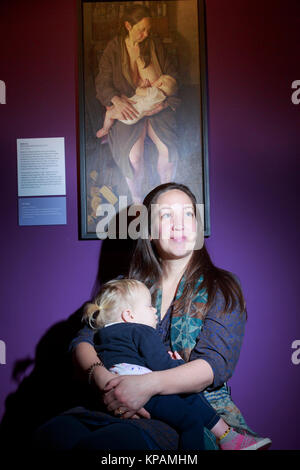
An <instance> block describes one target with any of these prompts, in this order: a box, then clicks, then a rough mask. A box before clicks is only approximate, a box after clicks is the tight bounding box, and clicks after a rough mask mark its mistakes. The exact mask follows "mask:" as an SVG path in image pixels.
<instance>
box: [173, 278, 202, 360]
mask: <svg viewBox="0 0 300 470" xmlns="http://www.w3.org/2000/svg"><path fill="white" fill-rule="evenodd" d="M202 281H203V276H201V277H200V278H199V280H198V281H197V283H196V286H195V292H197V290H198V288H199V286H200V284H201V283H202ZM184 284H185V279H184V278H182V279H181V282H180V284H179V287H178V289H177V292H176V297H175V298H176V300H178V299H179V298H180V297H181V296H182V293H183V289H184ZM206 302H207V293H206V290H205V289H200V290H199V291H198V292H197V294H196V295H195V297H194V298H193V299H192V302H191V306H190V309H189V312H184V311H178V312H174V313H173V315H172V318H171V332H170V338H171V345H172V349H173V350H174V351H177V352H178V353H179V354H180V355H181V357H182V358H183V359H184V360H185V361H186V362H187V361H188V360H189V358H190V354H191V352H192V349H193V348H194V347H195V345H196V342H197V337H198V336H199V332H200V331H201V329H202V326H203V318H204V315H203V306H204V304H206Z"/></svg>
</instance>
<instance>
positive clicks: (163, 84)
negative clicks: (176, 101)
mask: <svg viewBox="0 0 300 470" xmlns="http://www.w3.org/2000/svg"><path fill="white" fill-rule="evenodd" d="M152 86H155V88H159V89H160V90H161V91H162V92H163V93H164V94H165V95H167V96H168V95H169V94H170V87H169V84H168V80H166V79H165V78H164V77H160V78H158V79H157V80H156V81H155V82H153V83H152Z"/></svg>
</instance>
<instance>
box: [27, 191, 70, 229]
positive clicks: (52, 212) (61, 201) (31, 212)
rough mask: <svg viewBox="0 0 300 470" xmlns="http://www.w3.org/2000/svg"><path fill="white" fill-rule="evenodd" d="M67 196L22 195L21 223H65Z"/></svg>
mask: <svg viewBox="0 0 300 470" xmlns="http://www.w3.org/2000/svg"><path fill="white" fill-rule="evenodd" d="M66 223H67V209H66V198H65V197H20V198H19V225H64V224H66Z"/></svg>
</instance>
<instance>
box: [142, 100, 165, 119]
mask: <svg viewBox="0 0 300 470" xmlns="http://www.w3.org/2000/svg"><path fill="white" fill-rule="evenodd" d="M167 107H168V103H166V102H165V101H163V102H162V103H160V104H158V105H157V106H155V108H153V109H152V111H148V112H147V113H145V116H153V115H154V114H157V113H160V112H161V111H162V110H163V109H166V108H167Z"/></svg>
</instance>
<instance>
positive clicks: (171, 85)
mask: <svg viewBox="0 0 300 470" xmlns="http://www.w3.org/2000/svg"><path fill="white" fill-rule="evenodd" d="M147 80H148V79H147ZM148 83H149V84H150V81H149V80H148ZM176 92H177V83H176V80H175V79H174V78H173V77H171V76H170V75H161V76H160V77H159V78H158V79H156V80H155V81H154V82H153V83H152V84H151V85H150V86H147V87H142V86H139V87H137V88H136V90H135V95H133V96H132V97H131V98H130V99H129V101H131V103H132V104H133V105H134V108H135V109H136V111H137V112H138V114H139V115H138V117H136V118H134V119H127V120H125V119H120V121H121V122H123V123H124V124H128V125H130V124H135V123H136V122H138V121H139V120H140V119H142V118H143V117H144V116H145V114H146V113H148V112H149V111H152V110H153V109H154V108H155V107H156V106H158V105H159V104H161V103H163V102H164V101H165V99H166V97H167V96H172V95H174V94H175V93H176ZM113 112H114V106H110V107H107V108H106V113H105V118H104V123H103V127H102V128H101V129H100V130H99V131H98V132H97V134H96V136H97V137H98V138H101V137H103V136H105V135H106V134H108V132H109V129H110V128H111V126H112V125H113V122H114V119H113V118H112V114H113Z"/></svg>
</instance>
